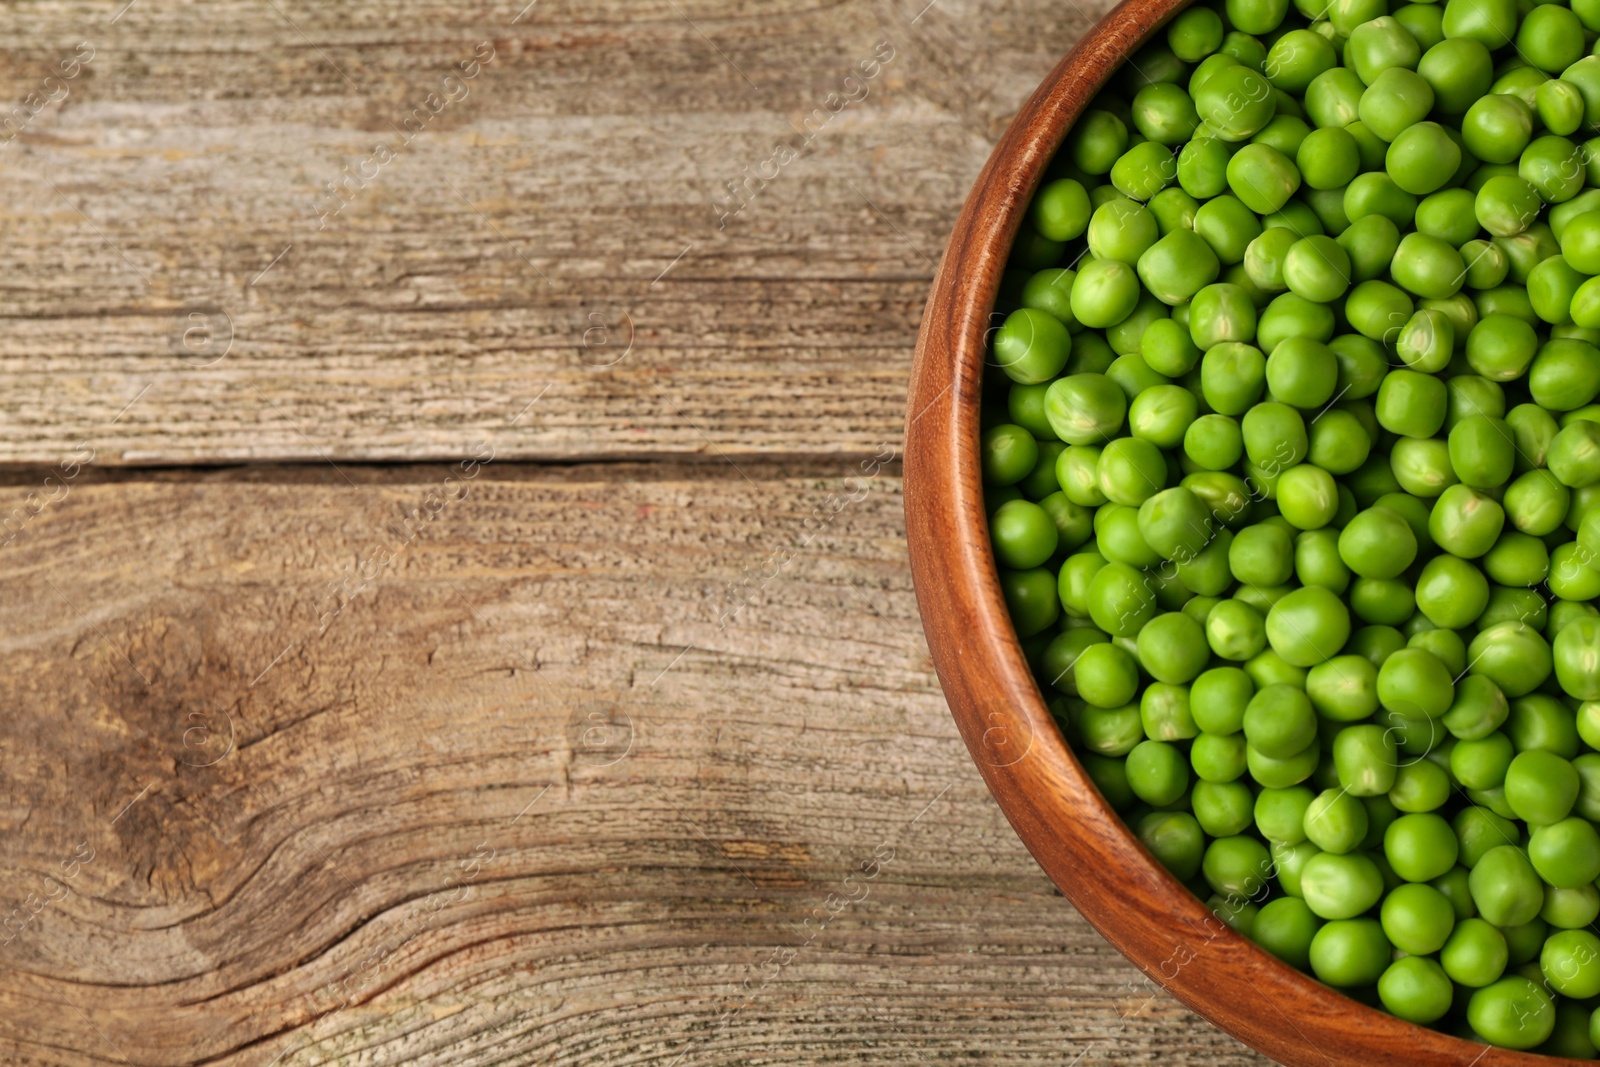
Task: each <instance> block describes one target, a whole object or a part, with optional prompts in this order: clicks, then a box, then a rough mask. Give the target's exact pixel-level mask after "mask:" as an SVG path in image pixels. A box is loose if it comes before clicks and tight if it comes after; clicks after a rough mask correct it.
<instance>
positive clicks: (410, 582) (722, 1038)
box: [0, 460, 1260, 1067]
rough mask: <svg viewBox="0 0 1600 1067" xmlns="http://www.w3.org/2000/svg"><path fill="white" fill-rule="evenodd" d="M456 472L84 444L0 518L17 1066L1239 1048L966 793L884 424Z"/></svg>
mask: <svg viewBox="0 0 1600 1067" xmlns="http://www.w3.org/2000/svg"><path fill="white" fill-rule="evenodd" d="M472 473H473V476H472V477H470V478H468V477H466V476H465V474H466V472H463V471H462V469H461V468H460V467H459V466H452V467H443V466H435V467H409V468H393V469H382V468H380V469H372V468H350V469H348V470H346V471H345V472H344V474H343V475H341V474H340V473H339V472H337V471H335V470H334V469H333V468H332V467H331V466H328V465H322V466H320V467H312V468H303V469H274V468H257V469H252V470H249V471H247V472H244V473H243V475H242V476H240V475H235V474H233V473H232V472H220V471H219V472H213V473H212V474H209V475H206V474H201V475H200V476H195V475H192V474H189V473H187V472H168V473H164V474H162V473H157V474H154V475H150V476H140V475H135V474H133V473H131V472H130V473H126V474H117V475H115V476H114V477H113V476H111V475H110V474H109V473H108V472H98V473H97V472H95V471H93V470H92V469H91V470H86V471H85V472H83V473H82V474H81V475H80V477H79V479H75V480H73V481H72V482H70V483H68V491H67V494H66V496H65V498H64V499H60V500H58V501H57V502H55V503H53V504H50V505H49V506H47V507H45V508H44V509H43V510H42V511H41V512H40V513H39V514H37V515H36V516H34V517H33V518H32V519H31V520H30V521H29V522H28V523H27V525H26V526H25V527H24V528H23V529H21V531H20V532H19V533H18V534H17V535H16V536H15V537H14V538H13V539H12V540H11V542H10V543H9V544H7V545H6V546H5V547H4V548H3V549H0V648H3V649H4V654H5V657H6V665H7V670H6V671H4V672H3V673H0V701H3V705H4V706H5V707H6V708H7V710H8V713H7V715H6V716H4V717H3V718H0V762H3V765H4V767H5V768H6V781H7V789H6V792H5V795H4V797H3V801H0V827H3V829H4V833H3V834H0V871H3V872H4V874H3V881H0V899H3V910H4V911H5V912H10V911H11V910H12V909H13V908H19V907H20V908H24V909H26V908H28V907H29V906H30V905H29V904H28V903H26V901H27V899H28V897H29V895H30V894H32V895H33V896H34V897H35V898H36V900H38V901H44V903H42V904H41V905H40V906H41V907H42V910H41V911H40V912H39V914H38V915H37V917H35V918H33V919H32V920H31V921H30V922H27V923H26V924H24V925H22V926H21V928H20V929H17V928H16V926H17V923H18V922H19V921H20V920H17V919H13V920H12V929H11V932H9V933H8V934H0V938H3V937H6V936H9V937H10V940H9V942H8V943H6V944H5V945H4V946H3V947H0V962H3V966H0V1007H3V1010H0V1049H3V1050H4V1053H3V1058H4V1059H5V1060H6V1061H7V1062H15V1063H35V1064H82V1063H102V1062H124V1061H126V1062H131V1063H139V1064H157V1063H159V1064H180V1063H182V1064H189V1063H202V1062H206V1063H228V1064H257V1065H260V1064H266V1063H269V1062H273V1060H274V1057H279V1056H281V1058H280V1059H278V1060H277V1061H276V1062H278V1063H280V1064H311V1063H318V1062H338V1063H352V1064H353V1063H365V1064H402V1063H403V1064H429V1065H432V1064H439V1065H443V1064H475V1065H476V1064H485V1065H486V1064H491V1063H515V1064H524V1063H526V1064H535V1063H537V1064H544V1063H561V1064H578V1063H583V1064H656V1065H658V1067H665V1065H670V1064H681V1065H683V1067H692V1065H698V1064H729V1063H749V1062H773V1061H783V1062H806V1063H846V1062H850V1063H855V1062H861V1060H862V1059H863V1058H864V1057H869V1056H870V1057H872V1058H874V1059H877V1060H880V1061H882V1062H889V1063H925V1062H930V1061H932V1062H943V1061H945V1060H951V1061H955V1060H961V1061H965V1060H967V1059H982V1060H983V1061H984V1062H992V1063H1001V1064H1061V1063H1066V1062H1072V1060H1073V1057H1075V1056H1080V1055H1081V1057H1082V1058H1081V1059H1080V1060H1079V1062H1082V1063H1106V1062H1132V1061H1139V1062H1145V1061H1148V1060H1150V1059H1152V1058H1153V1057H1154V1056H1155V1055H1156V1050H1158V1049H1159V1050H1160V1056H1161V1059H1162V1062H1172V1063H1180V1064H1206V1065H1218V1064H1233V1063H1240V1064H1243V1063H1256V1062H1260V1061H1259V1060H1257V1059H1255V1058H1253V1057H1251V1056H1250V1055H1249V1054H1248V1053H1246V1052H1245V1051H1244V1050H1242V1049H1241V1048H1239V1046H1237V1045H1235V1044H1234V1043H1233V1042H1232V1041H1231V1040H1229V1039H1227V1038H1226V1037H1224V1036H1222V1035H1221V1034H1220V1033H1218V1032H1216V1031H1214V1030H1213V1029H1211V1028H1210V1027H1209V1026H1208V1025H1207V1024H1205V1023H1204V1022H1202V1021H1201V1020H1199V1019H1197V1018H1196V1017H1194V1016H1192V1015H1190V1014H1189V1013H1188V1012H1186V1011H1184V1010H1183V1009H1181V1008H1180V1007H1179V1006H1177V1005H1176V1004H1175V1003H1173V1002H1172V1001H1170V1000H1169V999H1168V998H1166V997H1165V996H1164V995H1159V994H1153V991H1152V990H1151V989H1150V987H1149V986H1148V985H1146V984H1145V983H1144V982H1143V981H1142V980H1140V979H1139V978H1138V976H1137V975H1136V973H1135V972H1134V971H1133V970H1132V969H1131V968H1130V967H1129V966H1128V965H1127V964H1126V963H1124V962H1123V961H1122V960H1121V959H1120V957H1118V956H1117V955H1116V953H1115V952H1114V951H1113V950H1111V949H1110V948H1109V947H1107V946H1106V945H1105V943H1104V942H1103V941H1101V939H1100V938H1099V937H1098V935H1096V934H1095V933H1094V932H1093V931H1092V930H1090V929H1089V928H1088V927H1087V926H1086V925H1085V924H1084V923H1083V922H1082V921H1081V920H1080V919H1078V918H1077V916H1076V915H1075V913H1073V912H1072V910H1071V908H1070V907H1069V906H1068V905H1067V904H1066V902H1065V901H1064V900H1063V899H1062V898H1061V897H1060V896H1059V895H1058V894H1056V893H1055V892H1054V891H1053V889H1052V887H1051V886H1050V885H1049V884H1048V882H1047V881H1046V880H1045V879H1044V878H1043V876H1042V875H1041V874H1040V873H1039V871H1038V870H1037V868H1036V867H1035V866H1034V865H1033V863H1032V861H1031V860H1030V859H1029V857H1028V856H1027V855H1026V854H1025V853H1024V851H1023V850H1022V848H1021V846H1020V845H1019V844H1018V842H1017V841H1016V839H1015V837H1014V836H1013V834H1012V833H1011V830H1010V828H1009V827H1008V826H1006V825H1005V823H1004V820H1003V819H1002V817H1001V816H1000V815H999V813H998V810H997V809H996V807H995V806H994V804H993V802H992V801H991V800H990V799H989V797H988V795H987V794H986V792H985V790H984V787H983V785H982V782H981V780H980V779H979V778H978V776H977V775H976V774H975V773H974V772H973V770H972V767H971V765H970V762H969V759H968V757H967V755H966V753H965V751H964V749H963V747H962V745H961V743H960V740H959V738H958V737H957V735H956V732H955V728H954V725H953V723H952V722H951V721H950V719H949V717H948V714H947V712H946V711H945V708H944V705H943V701H942V699H941V697H940V695H939V690H938V685H937V681H936V679H935V678H934V676H933V675H932V673H931V671H930V669H929V664H928V661H927V658H926V652H925V648H924V646H923V644H922V640H921V636H920V633H919V631H918V624H917V616H916V607H915V603H914V600H913V596H912V592H911V589H910V582H909V576H908V572H907V569H906V566H905V560H904V558H903V552H904V548H903V529H902V521H901V511H900V499H899V482H898V467H897V466H895V465H894V464H892V463H891V464H889V465H888V466H886V467H884V468H883V469H881V470H876V471H874V470H873V469H872V468H870V467H869V468H868V469H867V470H866V471H860V470H858V471H857V474H858V476H859V477H858V478H857V479H846V478H841V477H840V476H839V473H838V466H837V464H828V465H825V466H812V467H806V466H776V465H772V464H768V463H765V462H763V461H758V460H751V461H748V462H744V463H741V464H740V468H739V469H738V470H735V469H734V468H733V467H732V466H731V465H728V464H716V465H706V464H694V465H689V466H675V465H668V464H652V465H642V466H641V465H627V464H617V465H606V466H600V467H594V466H581V467H567V468H554V469H538V468H529V467H512V466H508V465H506V464H504V463H500V462H495V463H492V464H488V465H486V466H481V467H478V468H476V469H475V470H473V471H472ZM30 476H31V475H24V474H13V475H12V476H10V477H9V478H8V479H7V480H8V481H10V482H12V483H14V484H12V485H10V486H8V487H6V488H5V489H4V492H5V493H6V494H8V495H11V494H15V493H17V492H18V491H20V487H21V485H23V484H26V483H27V479H28V477H30ZM346 476H348V478H349V480H348V481H346V480H345V477H346ZM446 477H452V478H454V479H455V480H454V481H452V482H450V483H448V485H449V487H450V488H448V489H447V488H446V485H447V483H446V481H445V479H446ZM463 485H464V486H465V487H466V489H465V495H464V496H463V497H462V498H461V499H445V498H444V497H442V496H441V497H439V498H438V500H439V501H440V502H439V503H438V505H437V515H436V517H433V518H428V517H426V515H427V513H428V511H429V509H431V508H434V507H435V505H434V504H432V503H430V497H429V494H430V493H431V492H440V493H446V494H449V493H450V492H451V490H453V489H454V487H456V486H463ZM419 508H420V509H423V517H422V518H420V519H409V520H408V516H410V515H411V514H412V513H413V511H415V510H416V509H419ZM408 521H410V522H411V523H412V524H413V527H414V529H415V532H414V534H413V533H411V531H410V530H409V529H408V527H407V525H406V524H407V522H408ZM386 546H387V548H388V549H389V551H388V554H387V561H386V562H383V563H367V562H366V561H374V560H382V559H385V556H384V552H383V549H384V548H385V547H386ZM347 567H348V568H350V569H351V571H352V572H353V573H355V574H357V575H360V574H362V573H363V571H364V572H365V574H366V575H367V579H368V580H367V584H366V585H365V586H364V587H361V588H357V587H358V586H359V585H360V583H361V581H362V579H361V578H360V577H357V578H356V579H354V583H355V584H352V585H351V586H350V587H349V589H350V591H351V592H353V594H354V595H353V597H352V598H351V599H350V600H349V602H348V604H346V605H345V606H344V607H343V608H342V610H340V611H338V612H337V614H334V615H333V616H332V617H331V619H330V618H327V617H326V615H327V613H328V612H329V611H330V607H329V605H330V603H332V602H330V601H328V600H327V599H326V596H327V594H328V590H329V585H330V583H338V582H340V581H341V580H342V578H343V575H344V572H345V568H347ZM747 579H748V581H747ZM719 620H721V621H720V622H719ZM322 622H326V623H327V625H326V627H325V631H324V632H323V633H321V634H320V635H319V634H318V632H317V631H318V628H319V625H320V624H321V623H322ZM230 722H231V724H232V725H231V731H232V732H231V734H230V728H229V723H230ZM230 736H231V738H232V740H231V742H230V741H229V740H228V739H229V737H230ZM208 764H209V765H208ZM75 849H76V850H77V853H76V856H75V853H74V850H75ZM64 864H65V865H64ZM830 894H832V896H830ZM55 896H60V898H61V899H57V900H53V901H50V900H48V899H47V898H50V897H55ZM24 914H26V912H24ZM746 983H748V984H746ZM286 1050H287V1051H286Z"/></svg>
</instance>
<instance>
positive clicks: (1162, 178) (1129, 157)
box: [1111, 141, 1178, 200]
mask: <svg viewBox="0 0 1600 1067" xmlns="http://www.w3.org/2000/svg"><path fill="white" fill-rule="evenodd" d="M1177 180H1178V161H1177V159H1176V157H1174V156H1173V154H1172V151H1171V150H1170V149H1169V148H1168V147H1167V146H1166V145H1163V144H1160V143H1158V142H1156V141H1144V142H1142V143H1140V144H1135V145H1132V146H1131V147H1129V149H1128V150H1127V151H1126V152H1124V153H1122V155H1120V156H1118V157H1117V161H1116V163H1114V164H1113V165H1112V167H1111V184H1112V185H1113V186H1114V187H1115V188H1116V190H1117V192H1119V193H1121V194H1122V195H1124V196H1127V197H1131V198H1133V199H1134V200H1149V199H1150V198H1151V197H1152V196H1154V195H1156V193H1159V192H1160V191H1161V190H1163V189H1165V188H1166V187H1167V186H1169V185H1171V184H1172V183H1173V182H1175V181H1177Z"/></svg>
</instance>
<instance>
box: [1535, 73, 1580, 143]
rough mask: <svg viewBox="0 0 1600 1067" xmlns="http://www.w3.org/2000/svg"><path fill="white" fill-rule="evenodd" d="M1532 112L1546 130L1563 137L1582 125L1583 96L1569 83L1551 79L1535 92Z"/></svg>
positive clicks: (1574, 131)
mask: <svg viewBox="0 0 1600 1067" xmlns="http://www.w3.org/2000/svg"><path fill="white" fill-rule="evenodd" d="M1534 110H1535V111H1537V112H1538V115H1539V121H1540V122H1541V123H1543V124H1544V126H1545V128H1546V129H1548V130H1549V131H1550V132H1551V133H1554V134H1559V135H1561V136H1563V137H1565V136H1567V135H1568V134H1571V133H1576V132H1577V130H1578V128H1579V127H1581V126H1582V125H1583V113H1584V107H1583V94H1582V93H1581V92H1579V91H1578V87H1577V86H1576V85H1573V84H1572V83H1571V82H1567V81H1562V80H1560V79H1559V78H1551V79H1550V80H1549V81H1547V82H1545V83H1544V84H1542V85H1540V86H1539V88H1538V90H1537V91H1536V92H1535V94H1534Z"/></svg>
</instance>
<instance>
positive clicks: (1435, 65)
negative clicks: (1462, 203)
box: [1417, 30, 1494, 147]
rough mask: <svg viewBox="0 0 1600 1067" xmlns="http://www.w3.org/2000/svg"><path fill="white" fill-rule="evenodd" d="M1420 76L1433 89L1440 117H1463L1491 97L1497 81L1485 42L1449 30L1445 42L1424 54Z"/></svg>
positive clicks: (1418, 64)
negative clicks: (1491, 88)
mask: <svg viewBox="0 0 1600 1067" xmlns="http://www.w3.org/2000/svg"><path fill="white" fill-rule="evenodd" d="M1417 73H1418V74H1420V75H1421V76H1422V77H1423V78H1424V79H1425V80H1426V81H1427V83H1428V85H1429V86H1430V87H1431V88H1432V89H1433V93H1434V106H1435V107H1436V108H1437V109H1438V111H1439V113H1440V114H1443V115H1460V114H1462V113H1463V112H1465V111H1467V110H1468V108H1470V107H1471V106H1472V104H1473V103H1474V102H1475V101H1477V100H1478V99H1480V98H1481V97H1483V96H1485V95H1487V94H1488V92H1489V86H1490V84H1491V83H1492V82H1493V81H1494V60H1493V59H1492V58H1491V57H1490V55H1489V49H1488V48H1486V47H1485V46H1484V44H1483V43H1482V42H1481V41H1477V40H1475V39H1473V38H1471V37H1461V36H1458V35H1454V34H1451V33H1450V32H1448V30H1447V31H1446V32H1445V40H1443V41H1441V42H1439V43H1438V44H1436V45H1434V46H1433V47H1431V48H1429V49H1428V50H1427V51H1426V52H1424V53H1423V56H1422V59H1421V60H1420V61H1419V62H1418V63H1417ZM1469 147H1470V146H1469Z"/></svg>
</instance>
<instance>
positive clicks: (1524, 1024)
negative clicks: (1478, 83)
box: [1451, 0, 1555, 1049]
mask: <svg viewBox="0 0 1600 1067" xmlns="http://www.w3.org/2000/svg"><path fill="white" fill-rule="evenodd" d="M1451 2H1452V3H1456V2H1459V0H1451ZM1467 1021H1468V1023H1469V1024H1471V1026H1472V1029H1473V1031H1474V1032H1476V1033H1478V1034H1480V1035H1481V1036H1483V1037H1484V1038H1485V1039H1486V1040H1488V1041H1491V1042H1493V1043H1494V1044H1496V1045H1499V1046H1501V1047H1502V1048H1510V1049H1529V1048H1533V1047H1534V1046H1535V1045H1540V1044H1543V1043H1544V1041H1545V1040H1546V1039H1547V1038H1549V1036H1550V1034H1551V1033H1552V1032H1553V1031H1554V1030H1555V1002H1554V1001H1553V1000H1552V999H1551V997H1550V995H1549V994H1548V993H1546V992H1545V991H1544V990H1543V989H1541V988H1540V987H1539V986H1538V985H1536V984H1534V983H1533V982H1531V981H1529V980H1528V979H1526V978H1523V977H1522V976H1520V975H1510V976H1508V977H1505V978H1502V979H1500V980H1499V981H1497V982H1495V983H1493V984H1492V985H1488V986H1485V987H1484V988H1482V989H1479V990H1478V991H1477V992H1476V993H1473V994H1472V999H1471V1000H1469V1001H1468V1002H1467Z"/></svg>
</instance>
